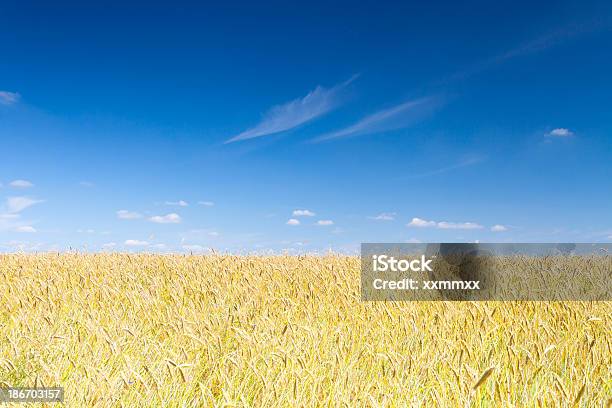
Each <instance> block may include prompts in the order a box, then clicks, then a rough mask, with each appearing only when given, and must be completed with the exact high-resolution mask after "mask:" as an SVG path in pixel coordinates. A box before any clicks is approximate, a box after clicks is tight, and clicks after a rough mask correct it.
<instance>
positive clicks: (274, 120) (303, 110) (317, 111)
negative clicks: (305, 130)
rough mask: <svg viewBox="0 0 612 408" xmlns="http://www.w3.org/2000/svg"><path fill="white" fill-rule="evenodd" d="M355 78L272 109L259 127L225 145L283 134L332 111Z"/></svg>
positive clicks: (235, 137) (246, 131)
mask: <svg viewBox="0 0 612 408" xmlns="http://www.w3.org/2000/svg"><path fill="white" fill-rule="evenodd" d="M356 77H357V76H354V77H352V78H351V79H349V80H348V81H345V82H343V83H341V84H338V85H336V86H334V87H332V88H329V89H326V88H323V87H322V86H317V87H316V88H315V89H314V90H313V91H311V92H309V93H308V94H307V95H306V96H304V97H303V98H298V99H294V100H292V101H291V102H287V103H285V104H283V105H277V106H274V107H273V108H272V109H270V110H269V111H268V112H267V113H266V114H265V115H264V118H263V119H262V120H261V122H259V124H257V125H256V126H255V127H252V128H250V129H247V130H245V131H244V132H242V133H240V134H238V135H236V136H234V137H232V138H230V139H229V140H227V141H226V142H225V143H232V142H237V141H240V140H247V139H253V138H256V137H261V136H268V135H273V134H275V133H280V132H285V131H287V130H291V129H294V128H296V127H298V126H300V125H303V124H304V123H307V122H310V121H312V120H314V119H316V118H318V117H320V116H322V115H324V114H326V113H328V112H330V111H332V110H334V109H335V108H337V107H338V106H340V105H341V104H342V102H343V99H344V98H343V95H344V90H345V88H346V87H347V86H348V85H349V84H350V83H351V82H353V81H354V80H355V78H356Z"/></svg>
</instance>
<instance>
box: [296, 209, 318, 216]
mask: <svg viewBox="0 0 612 408" xmlns="http://www.w3.org/2000/svg"><path fill="white" fill-rule="evenodd" d="M293 216H294V217H314V216H315V213H313V212H312V211H310V210H293Z"/></svg>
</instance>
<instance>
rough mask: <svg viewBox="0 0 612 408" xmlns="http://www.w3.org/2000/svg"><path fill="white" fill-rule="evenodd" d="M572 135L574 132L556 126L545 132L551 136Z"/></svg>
mask: <svg viewBox="0 0 612 408" xmlns="http://www.w3.org/2000/svg"><path fill="white" fill-rule="evenodd" d="M573 135H574V132H572V131H571V130H569V129H566V128H556V129H553V130H551V131H550V132H548V133H547V136H552V137H570V136H573Z"/></svg>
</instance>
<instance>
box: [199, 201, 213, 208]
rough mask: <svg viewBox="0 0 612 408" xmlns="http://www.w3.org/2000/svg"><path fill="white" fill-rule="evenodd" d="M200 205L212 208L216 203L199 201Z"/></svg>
mask: <svg viewBox="0 0 612 408" xmlns="http://www.w3.org/2000/svg"><path fill="white" fill-rule="evenodd" d="M198 204H199V205H203V206H205V207H212V206H213V205H215V203H213V202H212V201H198Z"/></svg>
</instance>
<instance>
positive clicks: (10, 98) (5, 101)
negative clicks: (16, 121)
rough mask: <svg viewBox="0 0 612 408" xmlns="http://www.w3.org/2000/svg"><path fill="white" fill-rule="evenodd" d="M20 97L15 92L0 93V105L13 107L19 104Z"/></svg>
mask: <svg viewBox="0 0 612 408" xmlns="http://www.w3.org/2000/svg"><path fill="white" fill-rule="evenodd" d="M20 99H21V95H19V94H18V93H17V92H9V91H0V104H2V105H13V104H16V103H17V102H19V100H20Z"/></svg>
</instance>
